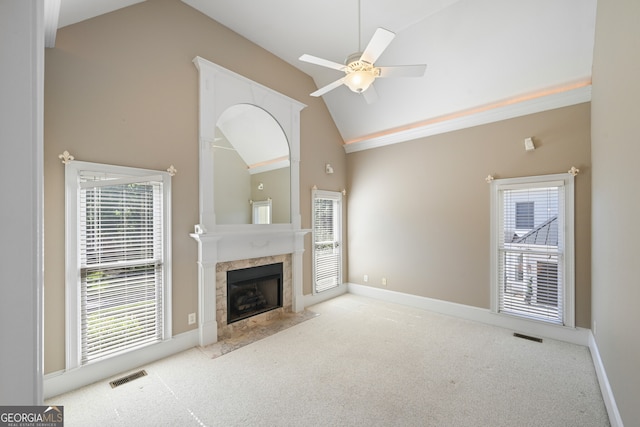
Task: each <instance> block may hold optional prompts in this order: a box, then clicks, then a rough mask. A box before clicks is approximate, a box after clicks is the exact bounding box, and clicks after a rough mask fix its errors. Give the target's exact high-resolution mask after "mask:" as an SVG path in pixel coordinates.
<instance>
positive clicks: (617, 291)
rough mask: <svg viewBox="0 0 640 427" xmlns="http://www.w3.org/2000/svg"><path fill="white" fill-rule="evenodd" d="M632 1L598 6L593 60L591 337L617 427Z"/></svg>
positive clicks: (634, 71) (639, 416) (622, 379)
mask: <svg viewBox="0 0 640 427" xmlns="http://www.w3.org/2000/svg"><path fill="white" fill-rule="evenodd" d="M638 16H640V2H638V1H637V0H621V1H610V0H600V1H598V11H597V22H596V39H595V50H594V63H593V101H592V119H591V124H592V145H593V244H592V246H593V313H592V318H593V333H594V335H595V339H596V343H597V345H598V350H599V352H600V356H601V357H602V361H603V364H604V367H605V370H606V372H607V376H608V378H609V382H610V384H611V389H612V390H613V394H614V397H615V400H616V403H617V406H618V409H619V411H620V415H621V418H622V422H623V423H624V425H625V426H640V406H638V396H640V366H639V365H638V363H639V361H640V340H638V337H639V336H640V335H639V334H638V325H640V310H639V309H638V303H639V302H640V280H639V277H640V250H639V249H638V248H639V246H638V243H639V242H640V227H639V226H638V220H639V219H640V196H639V195H638V194H639V192H638V182H640V169H638V160H639V159H640V137H639V136H638V135H640V125H639V124H640V122H639V118H640V103H639V100H640V83H638V76H640V50H639V48H638V47H639V46H640V27H639V26H638Z"/></svg>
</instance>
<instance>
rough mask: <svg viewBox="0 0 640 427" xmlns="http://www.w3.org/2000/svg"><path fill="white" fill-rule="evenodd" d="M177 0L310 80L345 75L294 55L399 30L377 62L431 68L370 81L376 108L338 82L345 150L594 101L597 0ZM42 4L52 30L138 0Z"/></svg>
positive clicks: (330, 55) (335, 99) (330, 96)
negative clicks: (417, 73)
mask: <svg viewBox="0 0 640 427" xmlns="http://www.w3.org/2000/svg"><path fill="white" fill-rule="evenodd" d="M182 1H183V2H184V3H186V4H188V5H190V6H191V7H193V8H195V9H197V10H199V11H200V12H202V13H204V14H206V15H208V16H209V17H211V18H212V19H214V20H216V21H218V22H220V23H221V24H223V25H225V26H227V27H229V28H230V29H232V30H233V31H235V32H237V33H238V34H240V35H242V36H244V37H245V38H247V39H249V40H251V41H252V42H254V43H256V44H257V45H259V46H261V47H263V48H264V49H266V50H268V51H270V52H272V53H273V54H275V55H276V56H278V57H280V58H282V59H283V60H285V61H287V62H288V63H290V64H292V65H293V66H295V67H297V68H299V69H300V70H302V71H303V72H305V73H307V74H308V75H310V76H311V77H312V78H313V79H314V81H315V83H316V85H317V86H318V87H322V86H324V85H326V84H328V83H330V82H332V81H335V80H336V79H339V78H340V77H341V76H342V73H341V72H340V71H338V70H335V69H329V68H324V67H320V66H318V65H313V64H309V63H305V62H302V61H300V60H299V59H298V58H299V57H300V56H301V55H302V54H305V53H306V54H311V55H314V56H317V57H321V58H325V59H328V60H330V61H334V62H338V63H343V62H344V60H345V58H346V57H347V56H348V55H350V54H352V53H354V52H358V51H361V50H362V49H364V47H365V46H366V44H367V43H368V41H369V39H370V38H371V37H372V35H373V33H374V32H375V29H376V28H378V27H383V28H386V29H388V30H391V31H393V32H394V33H396V37H395V38H394V39H393V41H392V42H391V44H390V45H389V46H388V48H387V49H386V50H385V51H384V52H383V54H382V55H381V56H380V58H379V60H378V61H377V62H376V65H383V66H384V65H405V64H427V71H426V73H425V75H424V76H423V77H419V78H394V79H391V78H389V79H376V81H375V83H374V86H375V90H376V92H377V94H378V99H377V101H376V102H374V103H373V104H367V103H366V102H365V101H364V99H363V97H362V95H360V94H357V93H354V92H351V91H350V90H349V89H348V88H347V87H346V86H341V87H338V88H336V89H334V90H332V91H330V92H328V93H327V94H325V95H324V96H323V98H324V100H325V103H326V105H327V107H328V109H329V111H330V113H331V115H332V117H333V119H334V121H335V123H336V126H337V127H338V130H339V131H340V133H341V135H342V137H343V139H344V141H345V144H346V145H345V146H346V147H349V146H351V147H358V146H367V147H368V146H371V145H376V144H378V145H383V144H385V143H388V142H389V141H393V140H394V138H395V139H397V138H403V139H408V138H411V137H412V136H420V135H426V134H429V133H436V132H439V131H440V130H441V129H448V128H455V127H456V126H458V125H457V123H458V122H459V121H460V120H462V119H464V120H466V121H467V122H468V123H471V124H474V122H473V120H474V119H473V118H474V117H475V118H477V120H476V121H477V123H476V124H480V123H481V122H487V121H491V120H495V119H499V118H508V117H511V116H515V115H518V114H522V113H523V112H535V111H536V109H537V110H542V109H548V108H556V107H559V106H564V105H570V104H572V103H579V102H585V101H589V100H590V94H591V92H590V83H591V66H592V53H593V43H594V30H595V14H596V0H519V1H513V0H393V1H392V0H322V1H320V0H309V1H300V0H260V1H256V0H233V1H229V0H182ZM47 2H48V3H46V4H48V5H49V10H53V12H48V13H47V12H46V13H47V15H49V18H48V21H49V22H50V24H49V25H50V26H52V25H53V26H55V27H57V28H60V27H63V26H66V25H70V24H73V23H76V22H79V21H82V20H85V19H88V18H92V17H94V16H97V15H100V14H103V13H107V12H110V11H113V10H116V9H119V8H122V7H126V6H129V5H132V4H135V3H138V2H139V0H91V1H86V0H47ZM57 2H60V5H59V17H58V19H57V24H55V22H56V21H55V11H56V7H55V4H56V3H57ZM51 4H53V5H54V7H53V9H52V8H51ZM51 22H54V24H51ZM53 37H54V39H55V32H54V34H53ZM301 101H303V102H305V100H301ZM518 106H523V108H520V109H518V108H519V107H518ZM532 106H533V107H532ZM524 107H526V108H524ZM362 144H365V145H362ZM354 149H355V148H354ZM347 151H349V150H347Z"/></svg>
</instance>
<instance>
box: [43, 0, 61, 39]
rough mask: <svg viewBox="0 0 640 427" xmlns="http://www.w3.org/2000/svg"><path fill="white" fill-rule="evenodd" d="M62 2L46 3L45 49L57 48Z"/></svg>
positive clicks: (57, 0)
mask: <svg viewBox="0 0 640 427" xmlns="http://www.w3.org/2000/svg"><path fill="white" fill-rule="evenodd" d="M59 18H60V0H45V1H44V47H56V32H57V31H58V19H59Z"/></svg>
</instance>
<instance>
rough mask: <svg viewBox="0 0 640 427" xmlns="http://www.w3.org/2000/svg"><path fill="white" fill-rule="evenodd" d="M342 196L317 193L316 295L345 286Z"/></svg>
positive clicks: (314, 258)
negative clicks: (343, 273)
mask: <svg viewBox="0 0 640 427" xmlns="http://www.w3.org/2000/svg"><path fill="white" fill-rule="evenodd" d="M341 201H342V194H341V193H337V192H330V191H321V190H314V195H313V283H314V292H316V293H317V292H322V291H326V290H328V289H331V288H335V287H336V286H338V285H340V283H341V282H342V271H341V270H342V269H341V266H342V248H341V237H342V231H341V217H342V211H341Z"/></svg>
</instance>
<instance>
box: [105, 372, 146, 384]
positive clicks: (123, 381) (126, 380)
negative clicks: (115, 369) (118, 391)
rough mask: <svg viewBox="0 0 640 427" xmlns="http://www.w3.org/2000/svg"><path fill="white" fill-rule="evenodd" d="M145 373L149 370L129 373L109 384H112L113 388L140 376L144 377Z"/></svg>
mask: <svg viewBox="0 0 640 427" xmlns="http://www.w3.org/2000/svg"><path fill="white" fill-rule="evenodd" d="M145 375H147V371H145V370H144V369H143V370H142V371H138V372H134V373H133V374H129V375H127V376H126V377H122V378H118V379H117V380H114V381H111V382H110V383H109V385H111V388H116V387H118V386H120V385H122V384H126V383H128V382H131V381H133V380H136V379H138V378H140V377H144V376H145Z"/></svg>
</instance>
